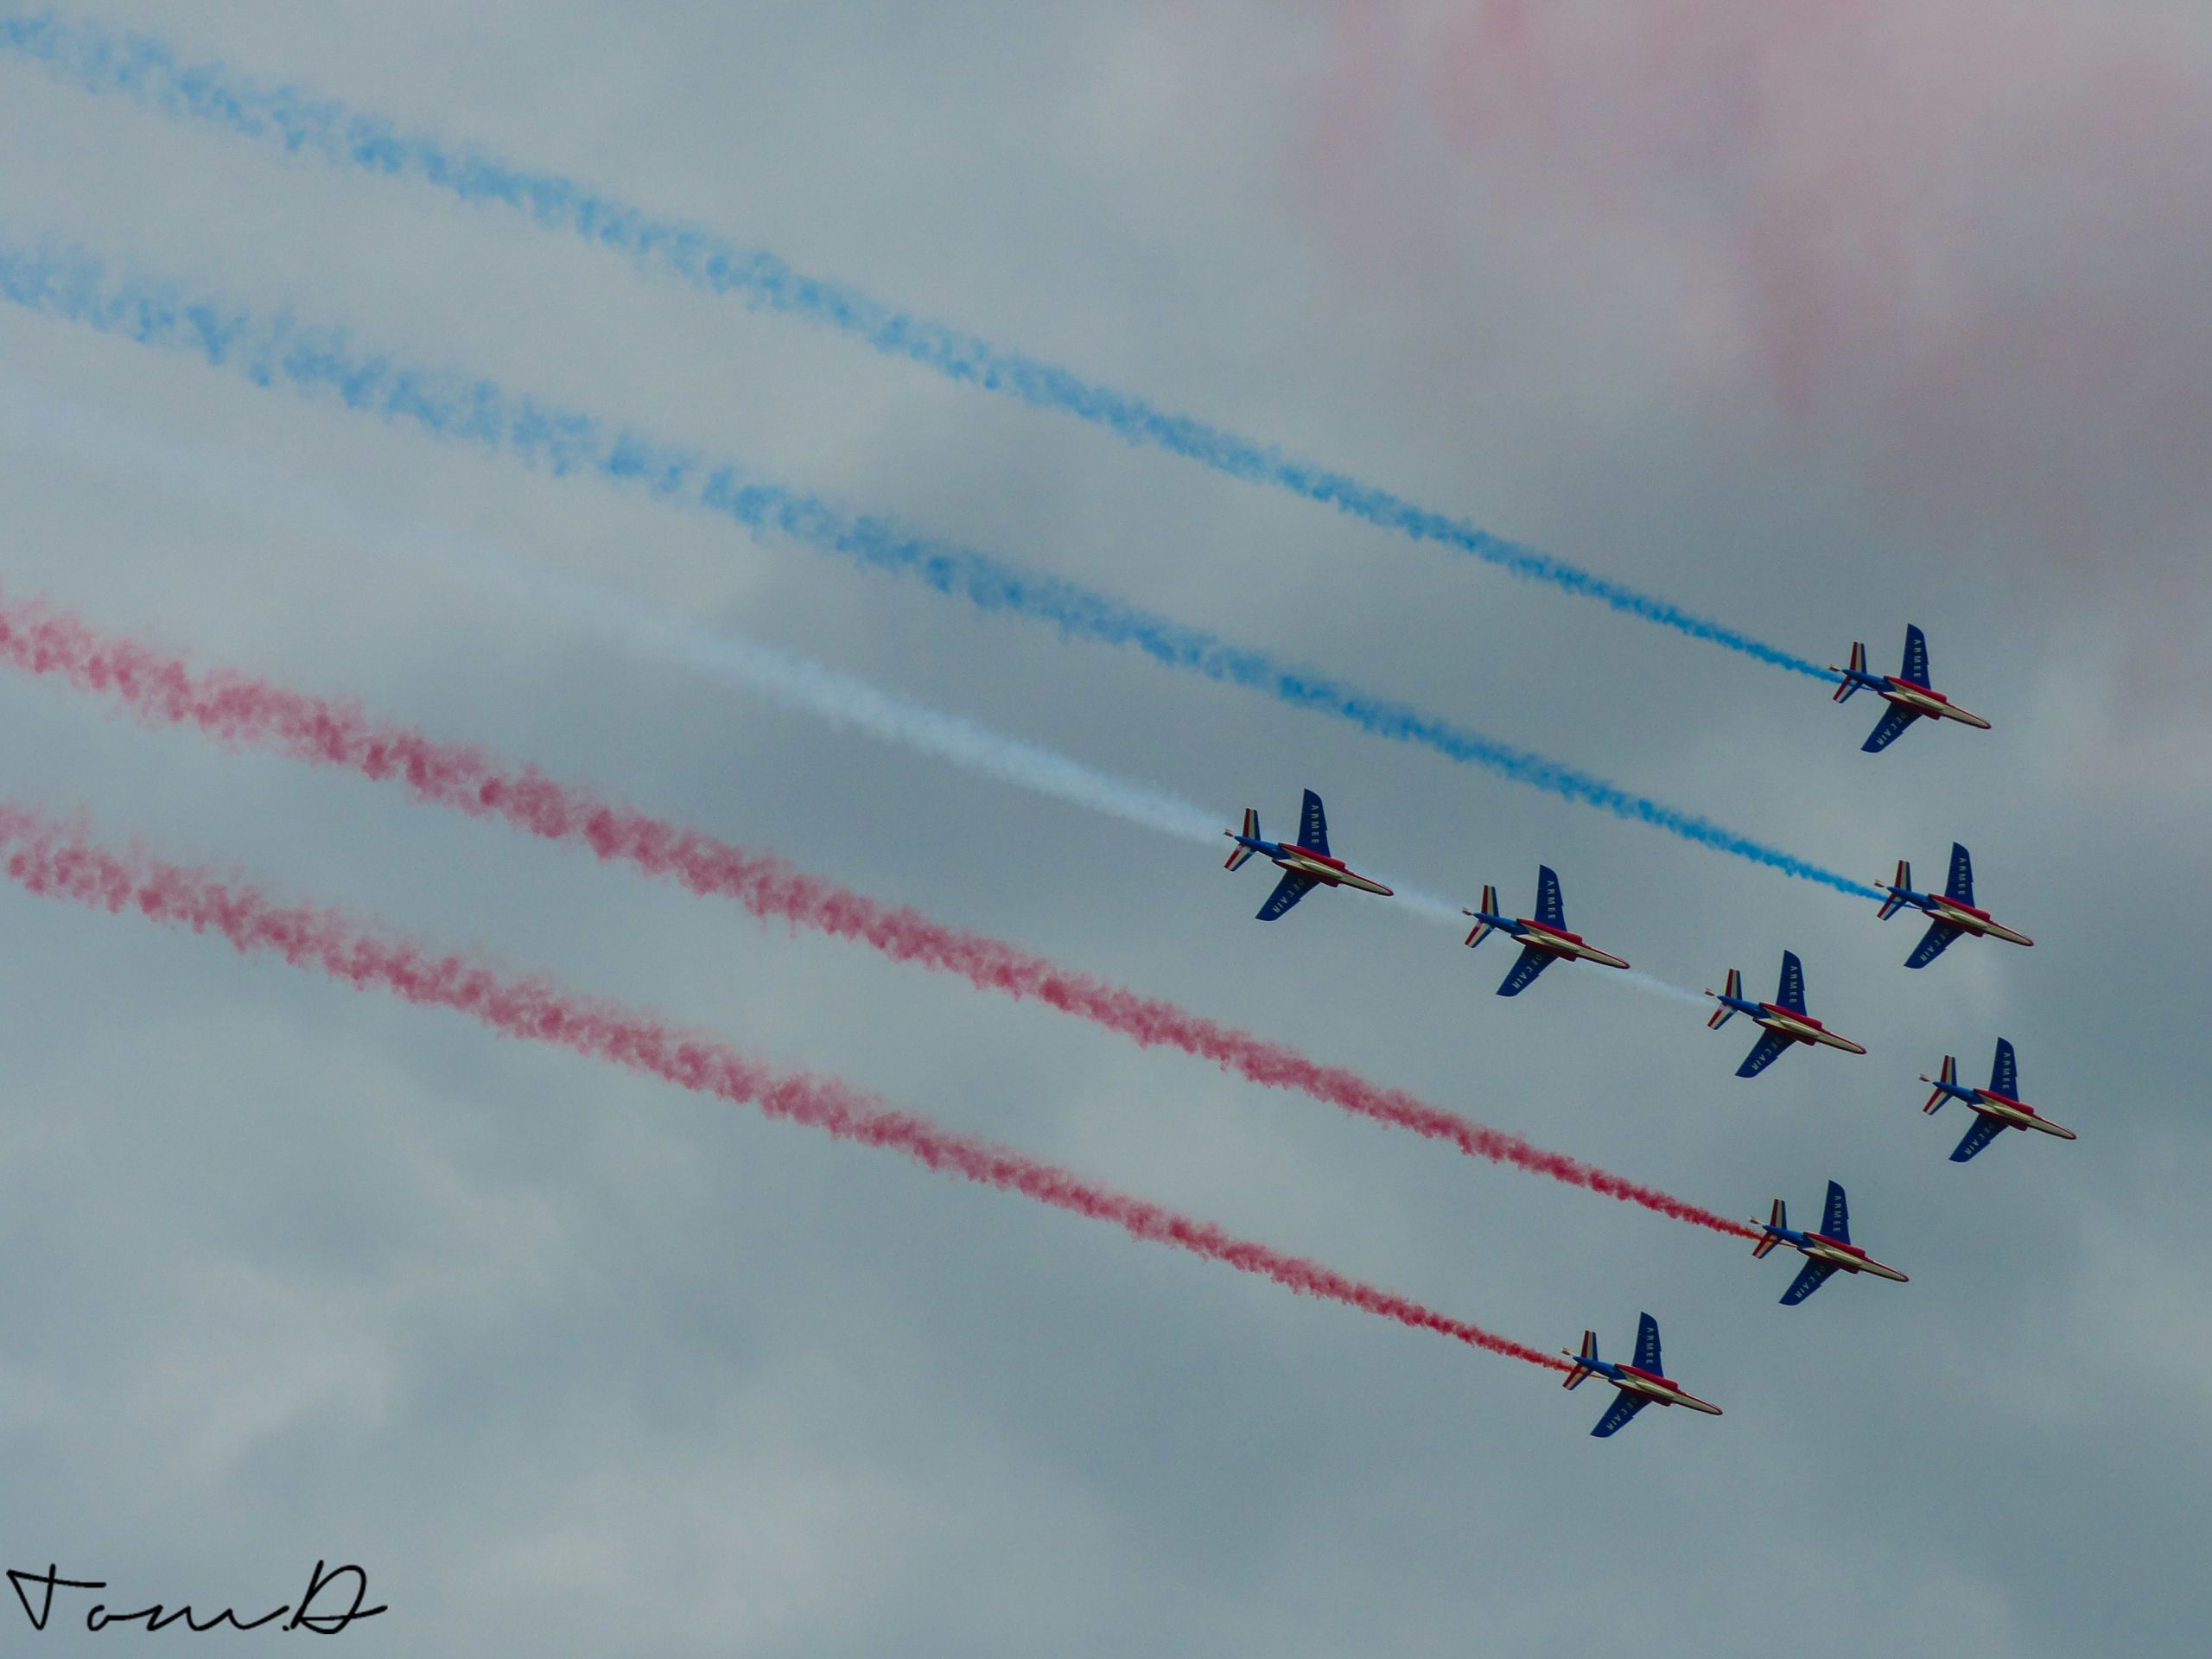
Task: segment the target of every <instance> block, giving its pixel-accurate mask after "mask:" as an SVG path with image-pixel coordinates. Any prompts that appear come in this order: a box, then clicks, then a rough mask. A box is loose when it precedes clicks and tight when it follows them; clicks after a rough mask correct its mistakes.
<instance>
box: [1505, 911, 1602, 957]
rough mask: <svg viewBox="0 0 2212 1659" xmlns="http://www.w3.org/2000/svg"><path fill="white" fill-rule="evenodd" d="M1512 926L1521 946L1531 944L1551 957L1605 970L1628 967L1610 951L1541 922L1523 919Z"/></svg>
mask: <svg viewBox="0 0 2212 1659" xmlns="http://www.w3.org/2000/svg"><path fill="white" fill-rule="evenodd" d="M1514 926H1515V928H1516V929H1517V930H1518V931H1517V932H1516V934H1515V937H1516V938H1518V939H1519V940H1520V942H1521V943H1522V944H1533V945H1535V947H1536V949H1537V950H1548V951H1550V952H1551V953H1552V955H1554V956H1555V957H1566V958H1567V960H1568V961H1570V962H1594V963H1599V964H1600V965H1601V966H1604V967H1607V968H1625V967H1627V966H1628V963H1624V962H1623V961H1622V960H1621V959H1620V958H1619V957H1617V956H1614V955H1612V954H1611V952H1610V951H1605V950H1599V949H1598V947H1597V946H1596V945H1594V944H1586V943H1584V942H1583V941H1582V940H1581V939H1580V938H1571V937H1570V936H1568V935H1567V934H1566V933H1563V932H1560V931H1558V930H1557V929H1555V928H1551V927H1547V926H1546V925H1544V924H1543V923H1541V922H1532V921H1529V920H1528V919H1527V918H1522V920H1520V921H1518V922H1516V923H1515V924H1514Z"/></svg>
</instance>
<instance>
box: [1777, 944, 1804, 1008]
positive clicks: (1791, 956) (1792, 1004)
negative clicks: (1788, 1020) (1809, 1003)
mask: <svg viewBox="0 0 2212 1659" xmlns="http://www.w3.org/2000/svg"><path fill="white" fill-rule="evenodd" d="M1775 1001H1777V1002H1779V1003H1781V1004H1782V1006H1783V1007H1785V1008H1787V1009H1789V1012H1790V1013H1792V1014H1802V1013H1804V1012H1805V964H1804V963H1802V962H1800V961H1798V960H1797V953H1796V951H1795V950H1785V951H1783V953H1782V988H1781V989H1780V990H1779V991H1777V992H1776V993H1775Z"/></svg>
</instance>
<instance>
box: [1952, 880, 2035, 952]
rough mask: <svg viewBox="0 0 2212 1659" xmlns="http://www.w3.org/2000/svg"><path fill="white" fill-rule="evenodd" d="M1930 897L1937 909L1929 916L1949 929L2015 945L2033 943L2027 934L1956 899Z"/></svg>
mask: <svg viewBox="0 0 2212 1659" xmlns="http://www.w3.org/2000/svg"><path fill="white" fill-rule="evenodd" d="M1929 898H1931V899H1934V900H1935V901H1936V908H1935V909H1934V910H1933V911H1931V912H1929V914H1930V915H1932V916H1933V917H1934V918H1936V920H1937V921H1939V922H1942V923H1943V924H1944V925H1946V926H1948V927H1955V928H1957V929H1958V930H1959V931H1961V932H1962V933H1973V934H1977V935H1980V936H1981V937H1984V938H1999V939H2008V940H2010V941H2011V942H2012V944H2030V943H2031V941H2030V939H2029V938H2028V936H2027V935H2026V934H2024V933H2016V932H2014V931H2012V929H2011V928H2009V927H2007V926H2005V924H2004V923H2002V922H1999V921H1997V920H1995V919H1993V918H1991V917H1987V916H1982V915H1978V914H1976V913H1975V912H1973V911H1971V910H1968V909H1967V908H1966V907H1965V906H1962V905H1961V904H1960V903H1959V902H1958V900H1956V899H1951V898H1948V897H1947V896H1946V895H1944V894H1942V893H1930V894H1929Z"/></svg>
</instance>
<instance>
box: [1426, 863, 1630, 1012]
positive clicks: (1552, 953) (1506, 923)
mask: <svg viewBox="0 0 2212 1659" xmlns="http://www.w3.org/2000/svg"><path fill="white" fill-rule="evenodd" d="M1459 913H1460V914H1461V915H1462V916H1471V917H1473V918H1475V925H1474V930H1473V931H1471V932H1470V933H1469V934H1468V935H1467V943H1468V944H1470V945H1476V944H1481V943H1482V942H1483V940H1484V938H1486V937H1487V936H1488V935H1489V934H1490V933H1491V931H1492V930H1496V931H1498V932H1500V933H1503V934H1505V935H1507V936H1508V937H1509V938H1516V939H1518V940H1520V941H1521V957H1520V960H1519V961H1517V962H1516V963H1514V964H1513V967H1512V969H1511V971H1510V972H1509V973H1508V974H1507V975H1506V976H1505V982H1504V983H1503V984H1502V985H1500V986H1499V987H1498V988H1497V994H1498V995H1500V996H1518V995H1521V993H1522V992H1523V991H1525V990H1527V989H1528V988H1529V986H1531V985H1533V984H1535V980H1536V976H1537V975H1538V974H1541V973H1542V972H1543V971H1544V969H1547V968H1548V967H1550V966H1551V965H1552V963H1554V962H1556V961H1558V960H1559V959H1560V957H1566V958H1567V960H1568V961H1570V962H1594V963H1598V964H1599V966H1600V967H1605V968H1625V967H1627V966H1628V963H1624V962H1623V961H1622V960H1621V959H1620V958H1619V957H1615V956H1609V955H1607V954H1606V953H1605V951H1603V950H1599V949H1598V947H1597V946H1596V945H1594V944H1585V943H1584V942H1583V938H1582V936H1581V935H1580V933H1570V932H1568V931H1567V906H1566V904H1565V903H1564V902H1563V901H1562V900H1561V899H1560V891H1559V877H1558V875H1557V874H1554V871H1553V869H1552V867H1551V866H1550V865H1548V864H1539V865H1538V866H1537V867H1536V918H1535V920H1534V921H1529V920H1526V919H1523V920H1521V921H1516V920H1514V919H1513V918H1511V917H1510V916H1506V915H1502V914H1500V913H1499V912H1498V908H1497V888H1496V887H1484V889H1483V904H1482V908H1481V909H1480V910H1463V911H1461V912H1459Z"/></svg>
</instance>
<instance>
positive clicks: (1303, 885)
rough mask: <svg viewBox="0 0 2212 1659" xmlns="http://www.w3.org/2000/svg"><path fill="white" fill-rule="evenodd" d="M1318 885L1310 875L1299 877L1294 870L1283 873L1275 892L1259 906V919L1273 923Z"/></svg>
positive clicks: (1276, 884)
mask: <svg viewBox="0 0 2212 1659" xmlns="http://www.w3.org/2000/svg"><path fill="white" fill-rule="evenodd" d="M1318 885H1319V883H1318V882H1316V881H1315V880H1314V879H1313V877H1312V876H1310V875H1300V874H1299V873H1298V872H1297V871H1295V870H1287V871H1285V872H1284V873H1283V878H1282V880H1280V881H1278V882H1276V883H1275V890H1274V892H1273V893H1269V894H1268V902H1267V903H1266V904H1264V905H1262V906H1260V915H1259V919H1260V920H1262V921H1263V922H1272V921H1274V919H1275V918H1278V917H1280V916H1281V915H1282V914H1283V912H1286V911H1287V910H1288V909H1289V908H1290V907H1291V906H1293V905H1294V904H1296V903H1297V902H1298V901H1299V900H1300V899H1303V898H1304V897H1305V896H1306V894H1307V893H1309V892H1311V891H1312V890H1313V888H1314V887H1317V886H1318Z"/></svg>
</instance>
